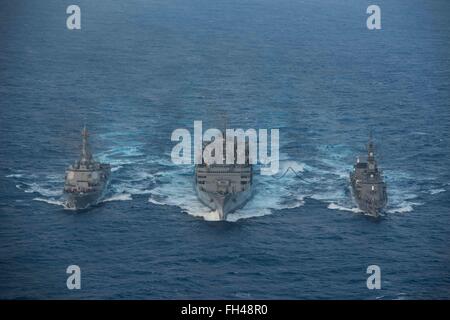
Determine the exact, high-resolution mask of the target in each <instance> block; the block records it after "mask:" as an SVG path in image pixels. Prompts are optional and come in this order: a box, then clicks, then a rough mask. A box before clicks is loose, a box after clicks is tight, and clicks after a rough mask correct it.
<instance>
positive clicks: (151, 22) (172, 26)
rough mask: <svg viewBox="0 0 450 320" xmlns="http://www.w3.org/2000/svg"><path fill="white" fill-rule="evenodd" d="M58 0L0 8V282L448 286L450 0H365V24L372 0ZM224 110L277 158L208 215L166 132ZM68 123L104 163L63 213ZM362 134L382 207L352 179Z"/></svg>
mask: <svg viewBox="0 0 450 320" xmlns="http://www.w3.org/2000/svg"><path fill="white" fill-rule="evenodd" d="M69 4H72V3H66V2H64V1H56V0H53V1H45V2H43V1H23V0H21V1H14V2H8V3H2V4H1V7H2V10H0V107H1V109H0V121H1V126H0V150H1V156H0V188H1V193H0V210H1V211H0V298H62V299H67V298H86V299H92V298H113V299H130V298H133V299H134V298H137V299H140V298H145V299H161V298H166V299H178V298H180V299H181V298H193V299H200V298H218V299H241V298H243V299H281V298H282V299H309V298H319V299H322V298H323V299H331V298H339V299H418V298H450V267H449V263H450V250H449V240H450V239H449V234H450V233H449V231H450V225H449V223H450V217H449V215H450V203H449V190H450V186H449V183H450V174H449V165H450V160H449V158H450V148H449V147H450V145H449V141H450V137H449V133H450V128H449V124H450V109H449V107H450V106H449V101H450V100H449V98H450V97H449V88H450V58H449V57H450V23H449V21H450V20H449V19H448V14H450V3H448V1H444V0H442V1H438V0H434V1H417V0H415V1H408V2H407V3H406V2H404V1H381V0H380V1H377V4H378V5H379V6H380V8H381V12H382V29H381V30H375V31H369V30H368V29H367V27H366V18H367V16H368V15H367V14H366V9H367V7H368V6H369V5H370V4H372V3H370V2H369V1H356V0H352V1H332V0H320V1H317V0H314V1H312V0H311V1H308V0H305V1H293V0H292V1H291V0H289V1H288V0H281V1H269V0H248V1H237V0H235V1H209V0H208V1H207V0H193V1H181V0H173V1H172V0H171V1H143V0H142V1H139V0H132V1H82V0H79V1H77V4H78V5H79V6H80V8H81V15H82V20H81V27H82V29H81V30H72V31H70V30H68V29H67V28H66V17H67V14H66V12H65V11H66V8H67V6H68V5H69ZM224 113H226V114H227V118H228V123H229V126H231V127H235V128H236V127H240V128H244V129H247V128H255V129H258V128H267V129H271V128H278V129H279V130H280V154H281V159H280V173H279V174H278V175H277V176H275V177H270V176H261V175H256V176H255V192H254V196H253V198H252V199H251V200H250V202H249V203H248V204H247V205H246V206H245V207H244V208H243V209H241V210H239V211H237V212H236V213H234V214H231V215H229V217H228V221H227V222H218V221H214V220H216V219H217V217H216V216H215V214H214V213H211V212H210V211H209V210H208V209H207V208H205V207H204V206H203V205H202V204H200V203H199V202H198V200H197V198H196V195H195V192H194V189H193V176H192V175H193V166H189V165H184V166H179V165H174V164H173V163H172V162H171V159H170V152H171V149H172V147H173V146H174V144H175V143H174V142H171V141H170V136H171V133H172V131H173V130H174V129H177V128H187V129H189V130H190V131H191V132H193V122H194V120H202V121H203V123H204V128H205V129H206V128H209V127H218V126H220V125H221V119H222V115H223V114H224ZM84 124H86V125H87V126H88V128H89V129H90V131H91V133H92V136H91V141H92V145H93V149H94V153H95V156H96V158H97V159H99V160H102V161H105V162H109V163H111V165H112V167H113V175H112V181H111V185H110V188H109V190H108V195H107V197H106V199H105V200H104V201H103V202H102V203H101V204H99V205H98V206H95V207H93V208H91V209H89V210H86V211H83V212H78V213H75V212H73V211H68V210H65V209H64V207H63V206H62V202H61V199H60V197H61V195H62V188H63V179H64V170H65V168H66V167H67V166H68V165H69V164H70V163H72V162H73V161H74V160H75V159H76V158H77V157H78V152H79V146H80V130H81V128H82V126H83V125H84ZM370 130H372V131H373V135H374V139H375V143H376V147H377V157H378V160H379V164H380V166H381V168H382V169H383V170H384V175H385V177H386V181H387V184H388V196H389V204H388V207H387V209H386V212H385V213H384V215H383V217H381V218H380V219H373V218H370V217H367V216H365V215H364V214H362V213H360V212H359V211H358V210H357V209H356V206H355V204H354V203H353V201H352V198H351V193H350V190H349V181H348V173H349V171H350V170H351V168H352V164H353V163H354V162H355V160H356V156H357V155H358V154H363V153H364V152H365V149H364V148H365V147H364V144H365V143H366V142H367V139H368V135H369V131H370ZM289 167H291V168H293V169H294V170H295V171H296V172H297V173H298V176H296V175H294V174H293V173H292V172H288V173H286V175H284V176H283V177H281V178H279V177H280V176H281V174H282V173H284V172H285V171H286V170H287V169H288V168H289ZM72 264H75V265H78V266H80V268H81V272H82V289H81V290H72V291H70V290H68V289H67V287H66V279H67V276H68V275H67V274H66V272H65V271H66V268H67V266H69V265H72ZM373 264H375V265H378V266H380V268H381V273H382V288H381V290H368V289H367V287H366V279H367V277H368V275H367V274H366V269H367V267H368V266H369V265H373Z"/></svg>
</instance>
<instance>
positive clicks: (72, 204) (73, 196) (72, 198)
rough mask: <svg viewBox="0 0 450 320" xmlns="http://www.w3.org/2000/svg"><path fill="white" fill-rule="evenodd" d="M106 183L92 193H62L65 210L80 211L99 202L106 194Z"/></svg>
mask: <svg viewBox="0 0 450 320" xmlns="http://www.w3.org/2000/svg"><path fill="white" fill-rule="evenodd" d="M107 187H108V182H106V183H105V185H104V186H103V188H99V190H97V191H92V192H64V199H65V201H64V204H65V207H66V208H67V209H72V210H82V209H87V208H89V207H90V206H93V205H96V204H98V203H99V202H101V201H102V200H103V198H104V196H105V194H106V190H107Z"/></svg>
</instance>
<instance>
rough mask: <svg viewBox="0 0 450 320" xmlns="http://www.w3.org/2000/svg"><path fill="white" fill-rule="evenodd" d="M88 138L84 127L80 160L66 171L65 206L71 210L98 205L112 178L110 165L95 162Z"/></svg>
mask: <svg viewBox="0 0 450 320" xmlns="http://www.w3.org/2000/svg"><path fill="white" fill-rule="evenodd" d="M88 136H89V135H88V131H87V129H86V127H84V128H83V130H82V139H83V140H82V141H83V144H82V147H81V155H80V159H79V160H77V161H76V162H75V163H74V164H73V165H71V166H69V168H68V169H67V170H66V176H65V184H64V197H65V205H66V207H67V208H70V209H85V208H87V207H89V206H91V205H93V204H96V203H98V202H99V201H100V200H101V198H102V197H103V196H104V194H105V192H106V189H107V186H108V182H109V178H110V176H111V167H110V165H109V164H104V163H100V162H97V161H95V160H94V158H93V156H92V153H91V151H90V148H89V144H88Z"/></svg>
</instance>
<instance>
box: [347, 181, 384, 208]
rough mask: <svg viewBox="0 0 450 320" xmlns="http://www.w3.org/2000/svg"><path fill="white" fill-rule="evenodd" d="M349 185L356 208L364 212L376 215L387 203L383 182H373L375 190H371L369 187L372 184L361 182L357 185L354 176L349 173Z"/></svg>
mask: <svg viewBox="0 0 450 320" xmlns="http://www.w3.org/2000/svg"><path fill="white" fill-rule="evenodd" d="M350 180H351V187H352V194H353V198H354V199H355V202H356V204H357V205H358V208H359V209H360V210H361V211H363V212H364V213H366V214H368V215H371V216H374V217H378V216H380V214H381V213H382V212H383V211H384V208H385V207H386V205H387V194H386V188H385V185H384V183H378V184H375V185H376V186H377V188H376V189H375V190H376V191H372V190H371V187H372V185H374V184H370V183H368V184H361V185H360V186H359V187H358V186H357V183H356V178H355V177H354V176H353V175H352V174H351V175H350Z"/></svg>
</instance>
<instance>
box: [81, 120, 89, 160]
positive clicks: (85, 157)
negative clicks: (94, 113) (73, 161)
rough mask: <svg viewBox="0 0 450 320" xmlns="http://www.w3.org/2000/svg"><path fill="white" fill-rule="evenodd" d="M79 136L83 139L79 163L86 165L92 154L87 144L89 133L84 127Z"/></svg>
mask: <svg viewBox="0 0 450 320" xmlns="http://www.w3.org/2000/svg"><path fill="white" fill-rule="evenodd" d="M81 136H82V137H83V145H82V147H81V159H80V160H81V161H80V162H81V163H82V164H86V163H89V162H91V160H92V154H91V151H90V149H89V143H88V136H89V133H88V131H87V129H86V126H84V128H83V130H82V131H81Z"/></svg>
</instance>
